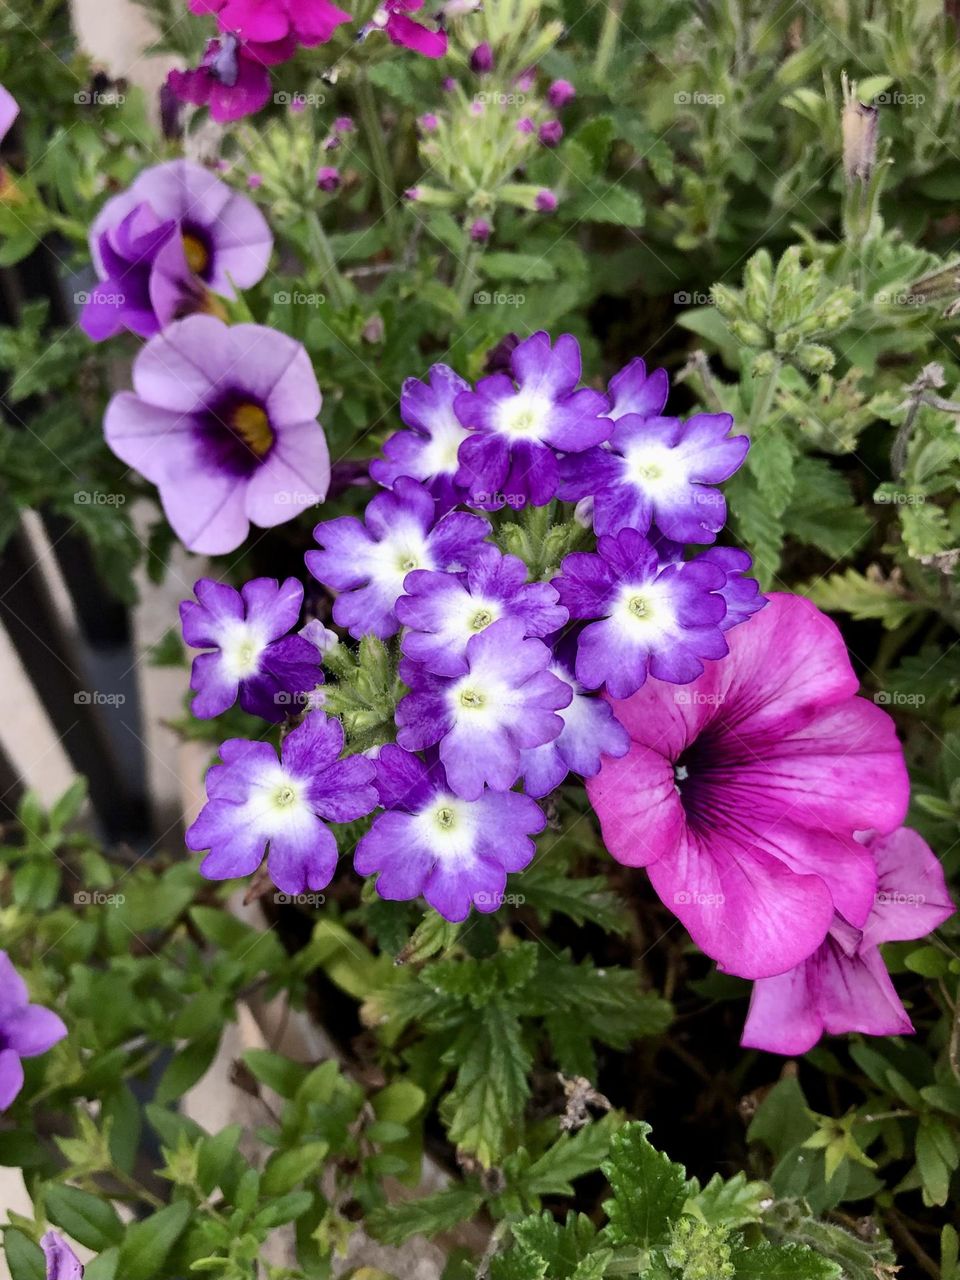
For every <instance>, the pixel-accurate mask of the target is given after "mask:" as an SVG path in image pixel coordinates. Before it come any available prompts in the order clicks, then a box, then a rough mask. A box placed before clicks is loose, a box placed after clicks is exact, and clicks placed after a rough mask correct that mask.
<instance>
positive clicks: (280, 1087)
mask: <svg viewBox="0 0 960 1280" xmlns="http://www.w3.org/2000/svg"><path fill="white" fill-rule="evenodd" d="M243 1060H244V1062H245V1063H246V1064H247V1066H248V1067H249V1068H250V1070H251V1071H252V1072H253V1074H254V1075H255V1076H256V1078H257V1079H258V1080H259V1081H260V1083H261V1084H265V1085H266V1086H267V1087H268V1088H269V1089H272V1090H273V1091H274V1093H278V1094H279V1095H280V1097H281V1098H292V1097H294V1096H295V1094H296V1092H297V1090H298V1089H299V1087H300V1085H301V1084H302V1083H303V1081H304V1080H305V1079H306V1076H307V1068H306V1067H305V1066H303V1064H302V1063H300V1062H291V1060H290V1059H289V1058H283V1057H281V1056H280V1054H279V1053H270V1051H269V1050H268V1049H248V1050H247V1051H246V1053H245V1054H244V1055H243Z"/></svg>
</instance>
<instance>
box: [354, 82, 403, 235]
mask: <svg viewBox="0 0 960 1280" xmlns="http://www.w3.org/2000/svg"><path fill="white" fill-rule="evenodd" d="M357 105H358V107H359V108H360V119H361V121H362V122H363V131H364V133H365V134H366V138H367V145H368V146H369V148H370V159H371V160H372V162H373V172H374V176H375V177H376V180H377V187H378V188H379V191H380V204H381V206H382V208H383V217H384V220H385V222H386V224H387V230H388V231H389V232H390V236H391V239H393V240H394V241H395V240H396V239H397V230H398V225H397V211H396V205H397V193H396V189H395V186H394V178H393V166H392V165H391V163H390V156H389V154H388V153H387V144H386V141H385V139H384V136H383V126H382V125H381V123H380V113H379V111H378V110H377V102H376V98H375V97H374V94H373V86H372V85H371V83H370V79H369V77H368V75H367V73H366V71H365V70H364V69H363V68H362V67H361V68H360V69H359V70H358V72H357Z"/></svg>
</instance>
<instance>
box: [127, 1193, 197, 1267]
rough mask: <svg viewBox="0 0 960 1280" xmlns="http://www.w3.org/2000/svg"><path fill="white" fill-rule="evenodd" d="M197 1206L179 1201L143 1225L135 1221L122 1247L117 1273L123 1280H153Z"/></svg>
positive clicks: (145, 1220) (158, 1212) (129, 1228)
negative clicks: (194, 1207)
mask: <svg viewBox="0 0 960 1280" xmlns="http://www.w3.org/2000/svg"><path fill="white" fill-rule="evenodd" d="M193 1212H194V1211H193V1207H192V1206H191V1205H190V1204H188V1203H187V1201H185V1200H178V1201H176V1202H175V1203H174V1204H171V1205H168V1206H167V1208H166V1209H160V1210H158V1211H157V1212H156V1213H155V1214H153V1216H152V1217H150V1218H145V1219H144V1220H143V1221H142V1222H133V1223H131V1224H130V1226H129V1227H128V1228H127V1234H126V1237H125V1239H124V1241H123V1244H122V1245H121V1246H120V1257H119V1259H118V1260H117V1273H118V1275H120V1276H121V1277H122V1278H123V1280H152V1277H153V1276H155V1275H156V1274H157V1273H158V1272H159V1271H160V1270H161V1268H162V1267H163V1264H164V1262H166V1260H167V1256H168V1254H169V1253H170V1250H171V1249H172V1248H173V1246H174V1245H175V1244H176V1243H177V1241H178V1240H179V1238H180V1236H181V1235H182V1234H183V1232H184V1230H185V1229H186V1226H187V1223H188V1222H189V1221H190V1219H191V1218H192V1217H193Z"/></svg>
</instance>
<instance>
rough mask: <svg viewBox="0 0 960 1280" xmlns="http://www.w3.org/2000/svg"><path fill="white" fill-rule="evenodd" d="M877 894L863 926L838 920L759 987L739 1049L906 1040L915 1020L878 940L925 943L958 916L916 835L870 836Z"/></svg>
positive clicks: (791, 1049) (796, 1049) (797, 1049)
mask: <svg viewBox="0 0 960 1280" xmlns="http://www.w3.org/2000/svg"><path fill="white" fill-rule="evenodd" d="M866 843H867V848H868V849H869V850H870V852H871V853H872V854H873V856H874V858H875V859H876V867H877V893H876V897H875V899H874V903H873V907H872V908H871V910H870V914H869V916H868V917H867V920H866V923H865V924H864V926H863V929H854V928H852V927H851V926H850V925H848V924H846V923H845V921H844V920H843V919H842V918H841V917H839V916H837V917H836V919H835V920H834V922H833V924H832V925H831V926H830V932H829V933H828V934H827V937H826V939H825V941H824V942H822V943H821V945H820V946H819V947H818V948H817V950H816V951H815V952H814V953H813V955H812V956H809V957H808V958H807V959H806V960H804V961H803V962H802V963H801V964H799V965H797V966H796V967H795V968H793V969H789V970H788V971H787V972H786V973H781V974H778V975H777V976H776V977H774V978H763V979H761V981H759V982H757V983H755V984H754V988H753V996H752V998H751V1000H750V1012H749V1013H748V1014H747V1023H746V1026H745V1027H744V1029H743V1037H742V1039H741V1041H740V1043H741V1044H742V1045H744V1046H745V1047H747V1048H752V1049H768V1050H769V1051H770V1052H771V1053H785V1054H799V1053H806V1052H807V1050H808V1049H812V1048H813V1046H814V1045H815V1044H816V1043H817V1041H818V1040H819V1039H820V1037H821V1036H822V1035H823V1033H824V1032H825V1031H826V1032H827V1033H828V1034H829V1035H842V1034H843V1033H844V1032H847V1031H860V1032H862V1033H863V1034H864V1035H870V1036H894V1035H909V1034H910V1033H911V1032H912V1031H913V1023H912V1022H911V1021H910V1018H909V1017H908V1015H907V1011H906V1009H904V1007H903V1005H902V1004H901V1002H900V997H899V996H898V995H897V993H896V991H895V989H894V986H893V983H892V982H891V981H890V975H889V974H888V973H887V970H886V966H885V965H884V963H883V957H882V956H881V955H880V950H879V944H880V943H881V942H906V941H908V940H910V939H913V938H922V937H923V936H924V934H927V933H929V932H930V931H931V930H932V929H936V928H937V926H938V925H941V924H943V922H944V920H946V919H948V918H949V917H950V916H952V915H953V910H954V907H953V903H952V902H951V901H950V895H949V894H948V892H947V886H946V883H945V881H944V878H943V870H942V868H941V866H940V863H939V862H938V861H937V858H936V857H935V855H934V853H933V851H932V850H931V849H930V847H929V845H928V844H927V843H926V841H925V840H923V839H922V837H921V836H919V835H918V834H917V833H916V831H911V830H910V828H909V827H900V829H899V830H897V831H895V832H894V833H893V834H892V835H889V836H873V837H871V838H870V839H868V840H867V842H866Z"/></svg>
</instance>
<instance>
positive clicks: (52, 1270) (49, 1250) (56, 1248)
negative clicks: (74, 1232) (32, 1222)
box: [40, 1231, 83, 1280]
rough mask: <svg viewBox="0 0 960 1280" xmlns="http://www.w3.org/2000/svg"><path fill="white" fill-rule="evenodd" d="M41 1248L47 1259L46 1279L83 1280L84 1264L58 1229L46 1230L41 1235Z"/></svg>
mask: <svg viewBox="0 0 960 1280" xmlns="http://www.w3.org/2000/svg"><path fill="white" fill-rule="evenodd" d="M40 1248H41V1249H42V1250H43V1256H44V1258H45V1260H46V1264H47V1266H46V1272H47V1275H46V1280H83V1266H82V1264H81V1262H80V1259H79V1258H78V1257H77V1255H76V1254H75V1253H74V1252H73V1250H72V1249H71V1248H70V1246H69V1245H68V1244H67V1242H66V1240H64V1238H63V1236H62V1235H60V1233H59V1232H57V1231H46V1232H44V1234H43V1235H42V1236H41V1237H40Z"/></svg>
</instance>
